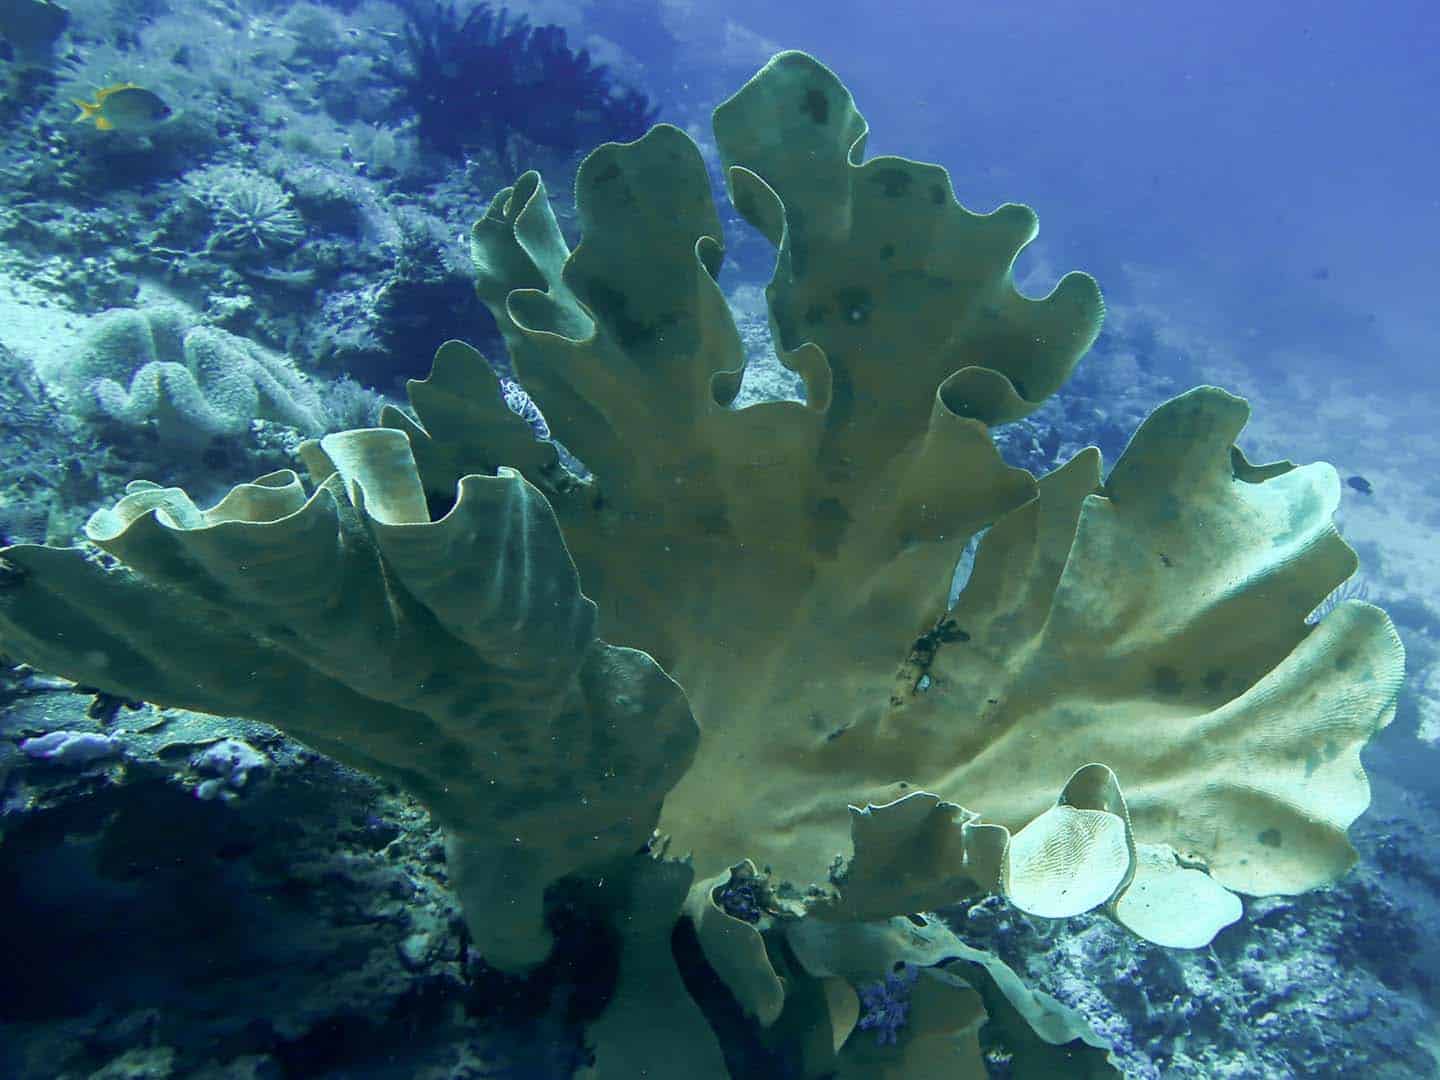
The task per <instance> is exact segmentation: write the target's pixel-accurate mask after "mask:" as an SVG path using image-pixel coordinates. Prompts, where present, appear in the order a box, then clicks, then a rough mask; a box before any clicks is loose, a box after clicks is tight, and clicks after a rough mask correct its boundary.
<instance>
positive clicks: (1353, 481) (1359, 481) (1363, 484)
mask: <svg viewBox="0 0 1440 1080" xmlns="http://www.w3.org/2000/svg"><path fill="white" fill-rule="evenodd" d="M1345 483H1346V484H1348V485H1349V486H1350V487H1352V488H1354V489H1355V490H1356V491H1358V492H1360V494H1361V495H1373V494H1375V489H1374V488H1373V487H1371V486H1370V481H1369V480H1366V479H1365V477H1363V476H1347V477H1346V478H1345Z"/></svg>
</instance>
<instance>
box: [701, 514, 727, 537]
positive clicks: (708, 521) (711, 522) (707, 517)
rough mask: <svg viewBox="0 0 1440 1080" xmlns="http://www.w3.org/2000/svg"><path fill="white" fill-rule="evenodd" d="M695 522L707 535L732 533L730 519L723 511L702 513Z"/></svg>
mask: <svg viewBox="0 0 1440 1080" xmlns="http://www.w3.org/2000/svg"><path fill="white" fill-rule="evenodd" d="M695 524H696V525H697V526H698V527H699V529H700V532H701V533H702V534H703V535H705V536H729V535H730V519H729V518H727V517H726V516H725V515H724V514H723V513H719V512H716V513H710V514H702V515H700V517H698V518H697V519H696V521H695Z"/></svg>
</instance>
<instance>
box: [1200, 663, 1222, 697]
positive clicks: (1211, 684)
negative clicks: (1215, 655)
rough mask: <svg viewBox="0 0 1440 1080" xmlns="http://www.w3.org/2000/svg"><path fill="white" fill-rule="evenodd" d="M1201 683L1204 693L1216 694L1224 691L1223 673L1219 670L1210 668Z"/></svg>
mask: <svg viewBox="0 0 1440 1080" xmlns="http://www.w3.org/2000/svg"><path fill="white" fill-rule="evenodd" d="M1201 681H1202V683H1203V684H1204V686H1205V692H1206V693H1208V694H1218V693H1220V691H1221V690H1223V689H1225V672H1224V671H1222V670H1221V669H1220V668H1211V669H1210V670H1209V671H1207V672H1206V673H1205V678H1204V679H1203V680H1201Z"/></svg>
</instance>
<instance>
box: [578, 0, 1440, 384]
mask: <svg viewBox="0 0 1440 1080" xmlns="http://www.w3.org/2000/svg"><path fill="white" fill-rule="evenodd" d="M612 6H613V7H615V8H617V9H619V10H622V11H623V10H626V9H628V8H629V7H630V6H631V5H626V4H615V5H608V4H597V5H594V6H593V7H592V8H590V9H588V10H587V13H586V22H587V24H591V23H593V25H594V27H595V28H596V30H597V31H598V32H600V33H606V32H608V28H609V27H611V26H616V27H617V28H618V27H620V26H621V22H620V19H621V17H620V16H618V15H608V14H606V12H605V10H603V9H606V8H609V7H612ZM640 6H642V7H644V6H647V5H640ZM705 7H706V8H708V10H705V9H704V8H702V9H701V10H697V11H695V12H694V14H693V16H692V17H689V18H683V17H674V18H673V19H672V24H673V25H674V26H676V28H677V33H678V34H679V35H680V37H681V41H680V42H679V46H680V49H681V51H682V54H684V55H686V56H689V57H695V58H701V57H703V58H704V60H705V61H706V62H707V67H708V66H710V65H711V64H714V65H715V66H718V67H719V68H720V69H721V70H722V71H723V72H724V75H725V76H726V78H724V79H723V80H722V83H723V86H725V87H728V86H729V85H731V84H732V83H733V79H734V77H735V76H736V75H739V74H741V73H743V72H744V71H745V70H746V69H748V68H750V67H752V66H753V64H754V63H755V61H757V60H758V59H760V58H761V54H762V53H763V52H764V51H765V46H766V45H769V44H775V45H780V46H783V47H787V48H803V49H806V50H808V51H810V52H812V53H814V54H815V55H816V56H818V57H820V58H821V59H823V60H824V61H825V62H826V63H827V64H829V65H830V66H831V67H832V68H834V69H835V70H837V71H843V72H844V78H845V80H846V82H847V85H849V87H850V88H851V90H852V91H853V92H854V94H855V95H856V97H857V99H858V100H859V102H860V104H861V107H862V109H863V110H864V112H865V115H866V117H867V119H869V121H870V124H871V128H872V131H873V133H874V134H873V136H872V138H871V141H870V152H871V153H872V154H878V153H899V154H904V155H907V156H910V157H915V158H919V159H921V160H929V161H938V162H940V163H942V164H944V165H945V166H946V167H947V168H949V169H950V171H951V173H952V175H953V176H954V178H955V184H956V189H957V192H958V194H959V197H960V199H961V201H962V202H963V203H965V204H966V205H967V206H970V207H971V208H973V209H990V208H992V207H994V206H996V205H998V204H999V203H1002V202H1006V201H1020V202H1027V203H1029V204H1030V205H1032V206H1034V207H1036V208H1037V209H1038V210H1039V212H1040V219H1041V230H1042V231H1041V238H1040V241H1039V244H1038V249H1037V253H1043V255H1044V257H1045V258H1046V259H1047V260H1049V261H1050V262H1051V263H1052V264H1053V265H1054V267H1056V268H1058V269H1061V270H1063V269H1066V268H1069V267H1072V266H1081V267H1085V268H1087V269H1090V270H1091V271H1092V272H1094V273H1096V274H1097V276H1099V277H1100V279H1101V281H1102V283H1103V284H1104V285H1105V287H1106V289H1107V292H1108V293H1109V294H1111V295H1112V296H1115V297H1117V298H1126V299H1137V300H1140V301H1144V302H1157V301H1159V302H1164V303H1165V304H1167V305H1173V304H1174V303H1175V302H1176V301H1177V300H1179V301H1180V302H1182V303H1193V304H1195V305H1196V306H1197V307H1199V308H1200V309H1201V310H1202V311H1205V312H1207V313H1209V312H1213V313H1216V314H1218V315H1219V316H1220V317H1221V318H1223V320H1224V321H1225V322H1227V323H1228V324H1229V325H1230V326H1232V327H1235V328H1236V329H1237V330H1239V331H1241V332H1242V333H1244V334H1247V335H1249V337H1248V338H1242V339H1241V340H1243V341H1248V342H1249V348H1250V350H1251V352H1252V354H1253V356H1254V360H1255V361H1256V362H1258V363H1264V362H1265V361H1266V360H1267V358H1269V357H1270V356H1272V355H1273V353H1274V351H1275V350H1276V349H1277V348H1281V347H1285V346H1293V345H1296V344H1303V345H1307V346H1316V347H1318V352H1317V357H1318V362H1319V363H1320V364H1321V365H1322V367H1324V366H1328V365H1331V364H1333V365H1335V366H1336V367H1337V369H1338V370H1339V371H1340V372H1341V373H1345V374H1350V373H1353V372H1354V370H1355V369H1356V367H1357V366H1360V365H1363V366H1364V367H1365V368H1366V369H1367V370H1372V371H1373V381H1374V383H1375V385H1376V386H1377V388H1378V389H1380V390H1381V391H1382V392H1383V391H1384V390H1385V389H1386V388H1391V387H1393V388H1396V389H1397V390H1398V389H1399V388H1401V387H1405V388H1407V390H1406V392H1408V388H1411V387H1413V386H1414V385H1415V383H1417V382H1418V383H1420V384H1422V385H1423V386H1424V388H1425V389H1426V390H1427V391H1430V392H1435V391H1436V389H1437V387H1436V380H1437V375H1436V367H1435V364H1434V363H1433V356H1434V352H1435V346H1434V342H1435V341H1436V340H1437V338H1440V309H1437V307H1436V305H1435V303H1434V301H1433V298H1434V297H1435V296H1436V295H1437V293H1440V259H1436V258H1435V257H1433V254H1432V253H1433V252H1435V251H1436V250H1437V243H1440V197H1437V182H1436V177H1437V176H1440V135H1437V127H1436V116H1437V110H1440V65H1437V64H1436V63H1435V59H1434V58H1435V56H1436V55H1437V54H1440V18H1437V17H1436V15H1435V12H1434V9H1433V7H1432V6H1431V5H1429V4H1427V3H1424V2H1421V0H1395V2H1388V3H1385V4H1383V5H1380V6H1377V7H1366V6H1362V5H1357V4H1347V3H1335V2H1330V3H1305V4H1267V3H1245V2H1242V0H1219V2H1216V3H1205V4H1144V3H1119V2H1094V0H1080V2H1076V3H1063V4H1050V3H1039V4H1000V3H983V4H938V3H926V2H918V0H900V2H898V3H895V4H890V5H886V6H885V8H884V10H883V12H882V11H881V10H880V9H878V8H877V7H875V6H874V5H871V4H865V3H856V2H853V0H841V2H838V3H826V4H805V3H796V4H774V3H769V2H766V0H738V2H736V3H727V4H725V5H723V6H720V5H715V6H710V5H706V6H705ZM623 29H624V31H625V32H626V33H627V36H626V37H625V38H623V39H622V40H624V41H625V43H626V46H627V47H628V48H633V49H634V51H635V52H636V54H637V55H639V56H641V57H646V56H648V55H651V54H650V52H649V50H651V49H654V50H655V52H656V54H657V55H660V54H663V52H664V50H665V48H666V43H663V42H660V41H653V40H652V41H651V42H644V41H642V40H641V39H640V38H639V37H638V36H637V35H635V33H634V31H635V30H636V29H637V26H636V20H633V19H632V20H626V21H625V22H624V24H623ZM739 31H743V32H739ZM737 42H738V43H739V44H737ZM687 46H688V48H687ZM746 46H753V47H749V48H747V47H746ZM715 79H716V77H715V74H714V72H713V71H697V72H695V73H694V80H695V82H697V83H698V84H699V85H700V87H702V88H704V89H705V90H709V89H711V88H712V87H715V86H716V85H717V83H716V81H715ZM721 92H722V93H728V89H725V90H722V91H721ZM701 100H705V95H704V94H702V95H701ZM1127 266H1129V267H1133V268H1135V269H1136V270H1137V271H1138V273H1135V274H1127V273H1126V267H1127ZM1145 271H1150V272H1157V271H1158V272H1159V273H1160V274H1161V275H1162V277H1163V281H1162V282H1160V283H1157V284H1155V285H1150V286H1147V284H1146V283H1145V282H1144V281H1143V280H1140V281H1137V280H1135V278H1136V277H1137V276H1140V277H1143V274H1144V272H1145Z"/></svg>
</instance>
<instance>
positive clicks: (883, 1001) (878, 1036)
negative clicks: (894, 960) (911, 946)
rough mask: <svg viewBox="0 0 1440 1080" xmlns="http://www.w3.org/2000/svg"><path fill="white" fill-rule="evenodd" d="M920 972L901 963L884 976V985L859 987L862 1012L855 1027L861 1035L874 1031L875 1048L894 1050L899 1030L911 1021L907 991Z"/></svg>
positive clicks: (913, 984) (875, 984) (908, 993)
mask: <svg viewBox="0 0 1440 1080" xmlns="http://www.w3.org/2000/svg"><path fill="white" fill-rule="evenodd" d="M918 978H920V969H919V968H917V967H914V966H913V965H910V964H906V963H905V962H904V961H901V962H900V963H898V964H896V965H895V970H894V971H892V972H891V973H890V974H888V975H886V976H885V979H884V981H883V982H875V983H869V984H868V985H865V986H861V987H859V991H860V1005H861V1007H862V1008H863V1009H864V1010H865V1011H864V1013H863V1014H861V1017H860V1022H859V1023H858V1024H856V1025H855V1026H856V1027H858V1028H859V1029H860V1030H861V1031H874V1032H875V1043H876V1045H878V1046H894V1045H895V1043H896V1041H897V1040H898V1038H899V1033H900V1029H901V1028H903V1027H904V1026H905V1024H906V1021H908V1020H909V1019H910V991H911V989H912V988H913V987H914V986H915V980H916V979H918Z"/></svg>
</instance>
